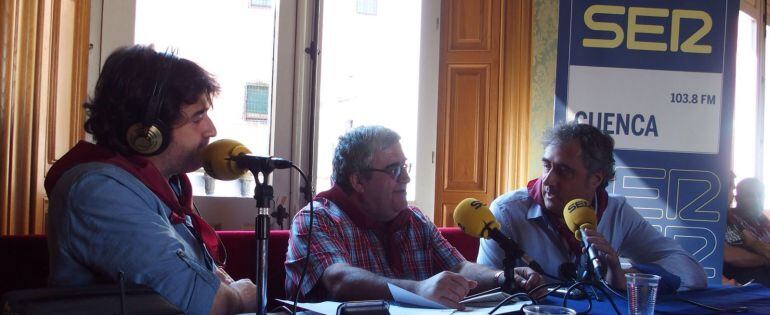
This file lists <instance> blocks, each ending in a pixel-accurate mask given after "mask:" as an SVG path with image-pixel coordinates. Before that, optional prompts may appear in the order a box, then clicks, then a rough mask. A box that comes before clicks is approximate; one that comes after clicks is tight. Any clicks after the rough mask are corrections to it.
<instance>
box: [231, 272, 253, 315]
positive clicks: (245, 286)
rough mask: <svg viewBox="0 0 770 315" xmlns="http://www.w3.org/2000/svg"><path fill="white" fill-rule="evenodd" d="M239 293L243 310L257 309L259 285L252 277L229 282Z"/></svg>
mask: <svg viewBox="0 0 770 315" xmlns="http://www.w3.org/2000/svg"><path fill="white" fill-rule="evenodd" d="M228 285H229V286H230V287H231V288H233V290H235V292H236V293H237V294H238V299H239V300H240V304H241V310H242V311H241V312H252V311H256V310H257V286H256V285H255V284H254V282H251V280H250V279H241V280H238V281H234V282H231V283H230V284H228Z"/></svg>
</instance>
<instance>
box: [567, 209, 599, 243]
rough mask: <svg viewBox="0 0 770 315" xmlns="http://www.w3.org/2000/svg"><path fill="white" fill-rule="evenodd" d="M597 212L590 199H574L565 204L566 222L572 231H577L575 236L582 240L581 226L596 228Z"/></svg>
mask: <svg viewBox="0 0 770 315" xmlns="http://www.w3.org/2000/svg"><path fill="white" fill-rule="evenodd" d="M596 221H597V220H596V212H594V209H593V208H592V207H591V204H590V203H589V202H588V200H585V199H573V200H571V201H570V202H568V203H567V204H566V205H564V223H566V224H567V227H568V228H569V230H570V231H572V232H573V233H575V238H577V239H578V240H580V228H581V227H586V228H589V229H595V228H596Z"/></svg>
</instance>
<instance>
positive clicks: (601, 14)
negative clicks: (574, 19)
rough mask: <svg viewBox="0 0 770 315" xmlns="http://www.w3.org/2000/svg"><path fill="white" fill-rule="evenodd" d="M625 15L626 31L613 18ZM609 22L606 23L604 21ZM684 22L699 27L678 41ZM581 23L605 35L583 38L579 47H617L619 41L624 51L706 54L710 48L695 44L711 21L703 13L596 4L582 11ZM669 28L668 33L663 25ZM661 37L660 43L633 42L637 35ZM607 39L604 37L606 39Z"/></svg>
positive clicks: (710, 27) (701, 37)
mask: <svg viewBox="0 0 770 315" xmlns="http://www.w3.org/2000/svg"><path fill="white" fill-rule="evenodd" d="M621 15H627V23H626V29H625V30H624V29H623V25H622V23H618V22H617V21H615V20H617V18H615V20H613V16H621ZM640 17H641V18H642V20H641V21H649V20H650V19H649V18H658V19H661V18H666V19H670V23H660V24H652V23H650V22H646V23H648V24H645V23H643V22H640V19H639V18H640ZM608 20H610V21H608ZM686 20H689V21H688V22H687V23H700V24H701V26H700V28H698V30H697V31H695V32H693V33H692V34H684V35H685V36H687V38H686V39H685V40H684V41H683V42H681V44H680V38H681V36H682V35H683V34H681V26H682V24H683V21H686ZM583 22H584V23H585V25H586V27H588V28H589V29H591V30H593V31H598V32H603V33H608V34H607V35H605V36H602V37H605V38H583V47H590V48H617V47H619V46H620V45H621V44H622V43H623V41H624V40H625V42H626V48H628V49H631V50H647V51H671V52H677V51H680V50H681V51H682V52H685V53H696V54H710V53H711V45H708V44H704V43H699V41H700V40H701V39H703V37H705V36H706V35H708V34H709V32H711V29H712V27H713V22H712V20H711V16H710V15H709V14H708V13H706V12H705V11H698V10H683V9H673V10H669V9H662V8H646V7H629V8H628V11H626V7H624V6H620V5H600V4H595V5H592V6H590V7H588V9H586V10H585V13H584V14H583ZM668 25H670V28H671V29H670V30H667V29H666V26H668ZM639 34H645V36H647V37H648V38H649V37H650V36H649V35H664V36H661V37H663V38H662V39H664V41H642V40H639V39H637V35H639ZM665 34H668V37H669V38H668V41H665ZM608 36H609V38H606V37H608Z"/></svg>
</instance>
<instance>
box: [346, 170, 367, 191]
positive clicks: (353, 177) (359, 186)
mask: <svg viewBox="0 0 770 315" xmlns="http://www.w3.org/2000/svg"><path fill="white" fill-rule="evenodd" d="M348 181H349V182H350V186H352V187H353V190H355V191H356V192H357V193H362V192H364V185H363V183H362V182H361V173H358V172H356V173H353V174H350V175H348Z"/></svg>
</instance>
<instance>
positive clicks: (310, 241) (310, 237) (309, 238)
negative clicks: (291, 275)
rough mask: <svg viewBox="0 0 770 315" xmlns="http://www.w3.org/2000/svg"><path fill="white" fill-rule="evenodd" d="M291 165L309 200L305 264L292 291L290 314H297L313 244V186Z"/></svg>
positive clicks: (300, 171) (297, 168) (302, 173)
mask: <svg viewBox="0 0 770 315" xmlns="http://www.w3.org/2000/svg"><path fill="white" fill-rule="evenodd" d="M291 167H292V168H294V169H296V170H297V171H298V172H299V174H300V175H302V179H303V180H304V181H305V187H307V188H308V189H306V190H305V193H306V195H305V198H306V199H308V200H310V227H309V228H308V231H307V252H306V253H305V264H304V265H303V266H302V275H301V276H300V277H299V282H298V283H297V291H295V292H294V307H293V308H292V314H297V301H298V300H299V291H300V290H302V289H301V288H302V281H303V280H304V279H305V274H306V273H307V266H308V263H309V262H310V246H311V245H312V244H313V199H311V197H312V196H313V188H311V186H310V181H309V180H308V178H307V176H306V175H305V172H303V171H302V170H301V169H299V167H297V166H296V165H294V164H293V163H292V164H291Z"/></svg>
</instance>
